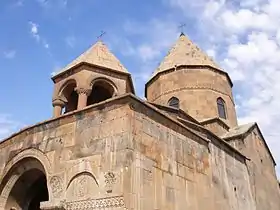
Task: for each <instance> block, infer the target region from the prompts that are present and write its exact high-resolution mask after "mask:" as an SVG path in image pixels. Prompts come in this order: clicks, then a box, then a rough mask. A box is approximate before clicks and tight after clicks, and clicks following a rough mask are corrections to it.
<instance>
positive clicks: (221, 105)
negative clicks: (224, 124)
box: [217, 97, 227, 120]
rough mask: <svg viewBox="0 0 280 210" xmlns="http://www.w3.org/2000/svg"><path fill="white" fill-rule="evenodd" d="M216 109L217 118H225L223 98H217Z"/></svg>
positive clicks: (225, 110)
mask: <svg viewBox="0 0 280 210" xmlns="http://www.w3.org/2000/svg"><path fill="white" fill-rule="evenodd" d="M217 110H218V115H219V118H222V119H225V120H226V119H227V109H226V103H225V101H224V99H222V98H221V97H219V98H217Z"/></svg>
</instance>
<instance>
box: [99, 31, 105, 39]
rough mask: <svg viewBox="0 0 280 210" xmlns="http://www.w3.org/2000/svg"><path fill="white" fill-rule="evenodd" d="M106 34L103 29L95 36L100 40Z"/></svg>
mask: <svg viewBox="0 0 280 210" xmlns="http://www.w3.org/2000/svg"><path fill="white" fill-rule="evenodd" d="M105 34H106V32H105V31H101V34H100V35H99V36H98V37H97V39H98V40H101V38H102V37H103V36H104V35H105Z"/></svg>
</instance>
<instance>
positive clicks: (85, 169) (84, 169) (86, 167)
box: [66, 160, 99, 189]
mask: <svg viewBox="0 0 280 210" xmlns="http://www.w3.org/2000/svg"><path fill="white" fill-rule="evenodd" d="M81 173H88V174H91V176H92V177H93V178H94V179H95V181H96V184H97V185H99V184H98V181H97V180H96V176H95V173H94V171H93V169H92V167H91V164H90V162H89V161H88V160H82V161H81V162H80V163H78V164H76V165H74V166H72V167H71V168H70V169H69V170H68V173H67V174H68V175H67V179H66V189H67V188H68V187H69V185H70V183H71V181H72V180H73V179H74V177H75V176H77V174H81Z"/></svg>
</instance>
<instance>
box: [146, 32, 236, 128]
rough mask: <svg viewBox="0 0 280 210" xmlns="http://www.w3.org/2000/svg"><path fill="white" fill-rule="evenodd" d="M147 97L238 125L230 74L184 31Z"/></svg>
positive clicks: (204, 117)
mask: <svg viewBox="0 0 280 210" xmlns="http://www.w3.org/2000/svg"><path fill="white" fill-rule="evenodd" d="M145 96H146V98H147V100H148V101H149V102H152V103H157V104H161V105H166V106H171V107H173V108H177V109H178V108H180V109H182V110H183V111H185V112H186V113H188V114H190V115H191V116H192V117H194V118H196V119H197V120H198V121H205V120H209V119H214V118H219V119H221V120H222V121H223V122H225V123H226V124H227V125H228V126H229V127H235V126H236V125H237V118H236V112H235V105H234V99H233V95H232V82H231V79H230V77H229V75H228V74H227V73H226V72H225V71H223V70H222V69H221V68H220V67H218V66H217V64H216V63H215V62H214V61H213V60H212V59H211V58H209V57H208V56H207V55H206V54H205V53H204V52H203V51H202V50H200V49H199V48H198V47H197V46H196V45H195V44H194V43H192V42H191V41H190V39H189V38H188V37H187V36H186V35H185V34H183V33H182V34H181V35H180V37H179V38H178V40H177V41H176V43H175V44H174V46H173V47H172V48H171V49H170V50H169V52H168V54H167V56H166V57H165V58H164V59H163V61H162V62H161V64H160V65H159V67H158V68H157V69H156V70H155V72H154V73H153V75H152V77H151V78H150V79H149V81H148V82H147V84H146V87H145Z"/></svg>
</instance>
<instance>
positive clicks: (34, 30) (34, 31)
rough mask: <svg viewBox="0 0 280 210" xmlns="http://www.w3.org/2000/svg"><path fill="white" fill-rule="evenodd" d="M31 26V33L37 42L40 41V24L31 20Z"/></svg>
mask: <svg viewBox="0 0 280 210" xmlns="http://www.w3.org/2000/svg"><path fill="white" fill-rule="evenodd" d="M29 26H30V33H31V35H32V37H33V38H35V39H36V41H37V42H39V41H40V35H39V33H38V31H39V30H38V27H39V26H38V24H36V23H34V22H32V21H29Z"/></svg>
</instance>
